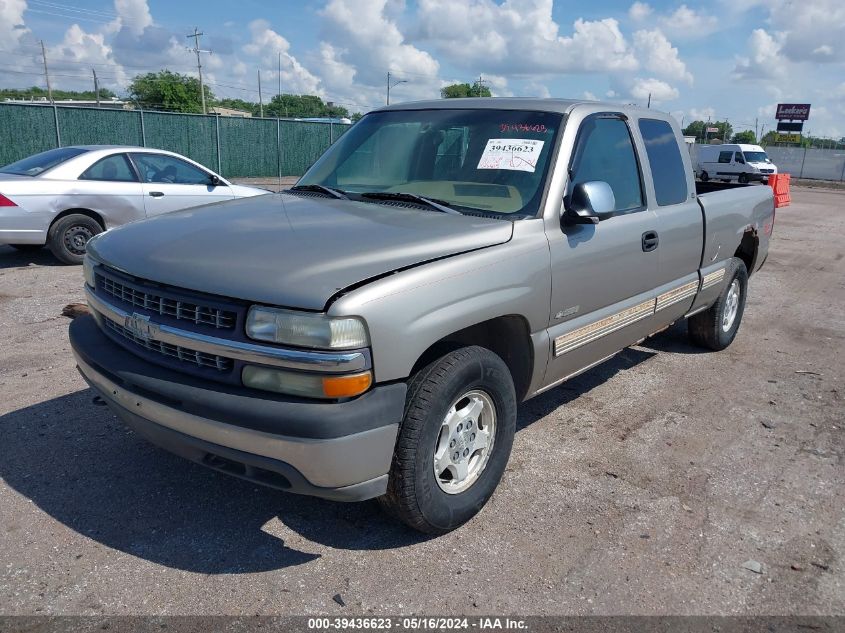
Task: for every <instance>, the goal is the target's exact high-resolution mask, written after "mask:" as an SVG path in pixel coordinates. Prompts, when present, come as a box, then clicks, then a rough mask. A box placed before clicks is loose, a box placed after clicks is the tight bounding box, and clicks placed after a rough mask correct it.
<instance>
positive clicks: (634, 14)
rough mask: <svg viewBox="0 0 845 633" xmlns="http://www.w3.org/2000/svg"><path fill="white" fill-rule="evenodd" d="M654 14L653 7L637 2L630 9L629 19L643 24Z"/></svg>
mask: <svg viewBox="0 0 845 633" xmlns="http://www.w3.org/2000/svg"><path fill="white" fill-rule="evenodd" d="M652 13H654V9H652V8H651V5H649V4H647V3H645V2H635V3H634V4H632V5H631V8H629V9H628V17H629V18H631V19H632V20H633V21H634V22H642V21H643V20H645V19H646V18H647V17H648V16H650V15H651V14H652Z"/></svg>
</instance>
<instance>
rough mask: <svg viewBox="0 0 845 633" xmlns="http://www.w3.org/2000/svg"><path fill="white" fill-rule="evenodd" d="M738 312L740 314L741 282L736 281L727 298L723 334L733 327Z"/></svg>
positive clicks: (723, 318) (723, 313) (723, 317)
mask: <svg viewBox="0 0 845 633" xmlns="http://www.w3.org/2000/svg"><path fill="white" fill-rule="evenodd" d="M737 312H739V280H738V279H734V280H733V283H731V287H730V288H728V296H727V297H725V309H724V311H723V312H722V331H723V332H728V331H730V329H731V328H732V327H733V324H734V321H735V320H736V313H737Z"/></svg>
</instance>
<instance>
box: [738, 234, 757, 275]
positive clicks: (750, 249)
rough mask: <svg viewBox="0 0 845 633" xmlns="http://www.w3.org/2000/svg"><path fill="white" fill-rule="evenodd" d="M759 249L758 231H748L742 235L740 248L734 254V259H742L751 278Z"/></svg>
mask: <svg viewBox="0 0 845 633" xmlns="http://www.w3.org/2000/svg"><path fill="white" fill-rule="evenodd" d="M759 247H760V238H759V236H758V235H757V231H755V230H754V229H748V230H746V231H745V233H743V234H742V239H741V240H740V242H739V246H738V247H737V249H736V252H735V253H734V257H736V258H738V259H741V260H742V262H743V263H744V264H745V270H746V271H747V272H748V276H749V277H750V276H751V274H752V273H753V272H754V266H755V264H756V263H757V253H758V251H759Z"/></svg>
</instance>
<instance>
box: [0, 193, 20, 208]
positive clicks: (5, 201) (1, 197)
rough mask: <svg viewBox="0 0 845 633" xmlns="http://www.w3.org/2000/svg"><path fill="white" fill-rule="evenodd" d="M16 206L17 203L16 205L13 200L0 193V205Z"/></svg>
mask: <svg viewBox="0 0 845 633" xmlns="http://www.w3.org/2000/svg"><path fill="white" fill-rule="evenodd" d="M16 206H18V205H16V204H15V203H14V202H12V201H11V200H9V199H8V198H7V197H6V196H4V195H3V194H2V193H0V207H16Z"/></svg>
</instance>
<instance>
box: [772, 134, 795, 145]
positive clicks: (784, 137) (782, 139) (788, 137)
mask: <svg viewBox="0 0 845 633" xmlns="http://www.w3.org/2000/svg"><path fill="white" fill-rule="evenodd" d="M777 142H778V143H800V142H801V135H800V134H781V135H779V136H778V140H777Z"/></svg>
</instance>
